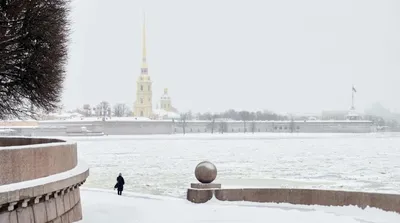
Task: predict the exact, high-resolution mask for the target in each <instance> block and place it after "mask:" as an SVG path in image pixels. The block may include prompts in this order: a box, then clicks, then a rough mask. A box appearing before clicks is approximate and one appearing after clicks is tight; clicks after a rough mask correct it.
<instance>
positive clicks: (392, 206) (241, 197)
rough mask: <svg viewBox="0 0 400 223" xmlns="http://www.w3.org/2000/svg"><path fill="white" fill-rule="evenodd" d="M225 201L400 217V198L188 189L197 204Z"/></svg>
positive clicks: (275, 190)
mask: <svg viewBox="0 0 400 223" xmlns="http://www.w3.org/2000/svg"><path fill="white" fill-rule="evenodd" d="M213 197H215V198H217V199H218V200H221V201H250V202H270V203H290V204H302V205H323V206H349V205H354V206H358V207H360V208H365V207H368V206H369V207H374V208H379V209H382V210H385V211H393V212H397V213H400V195H399V194H384V193H368V192H351V191H333V190H314V189H287V188H254V189H252V188H245V189H195V188H190V189H188V193H187V199H188V200H189V201H192V202H194V203H205V202H207V201H209V200H210V199H211V198H213Z"/></svg>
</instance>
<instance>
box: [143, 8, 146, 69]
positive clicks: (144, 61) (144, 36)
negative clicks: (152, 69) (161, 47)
mask: <svg viewBox="0 0 400 223" xmlns="http://www.w3.org/2000/svg"><path fill="white" fill-rule="evenodd" d="M142 35H143V36H142V41H143V42H142V47H143V52H142V74H147V58H146V57H147V54H146V14H144V13H143V30H142Z"/></svg>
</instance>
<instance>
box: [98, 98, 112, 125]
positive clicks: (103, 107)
mask: <svg viewBox="0 0 400 223" xmlns="http://www.w3.org/2000/svg"><path fill="white" fill-rule="evenodd" d="M96 115H97V116H99V117H101V118H102V119H103V121H104V120H105V119H106V116H111V107H110V103H108V102H106V101H102V102H100V104H98V105H97V106H96Z"/></svg>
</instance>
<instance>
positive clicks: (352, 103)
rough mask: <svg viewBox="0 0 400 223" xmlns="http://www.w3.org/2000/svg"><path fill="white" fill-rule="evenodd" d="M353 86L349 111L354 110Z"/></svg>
mask: <svg viewBox="0 0 400 223" xmlns="http://www.w3.org/2000/svg"><path fill="white" fill-rule="evenodd" d="M354 109H355V108H354V84H353V86H352V88H351V110H354Z"/></svg>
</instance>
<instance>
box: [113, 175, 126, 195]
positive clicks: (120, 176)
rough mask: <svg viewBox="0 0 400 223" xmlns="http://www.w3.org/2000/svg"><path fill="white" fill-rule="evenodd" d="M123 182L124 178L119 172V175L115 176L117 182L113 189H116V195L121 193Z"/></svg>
mask: <svg viewBox="0 0 400 223" xmlns="http://www.w3.org/2000/svg"><path fill="white" fill-rule="evenodd" d="M124 184H125V180H124V178H123V177H122V174H121V173H120V174H119V176H118V177H117V183H116V184H115V186H114V190H115V189H117V191H118V195H122V191H123V190H124Z"/></svg>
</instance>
